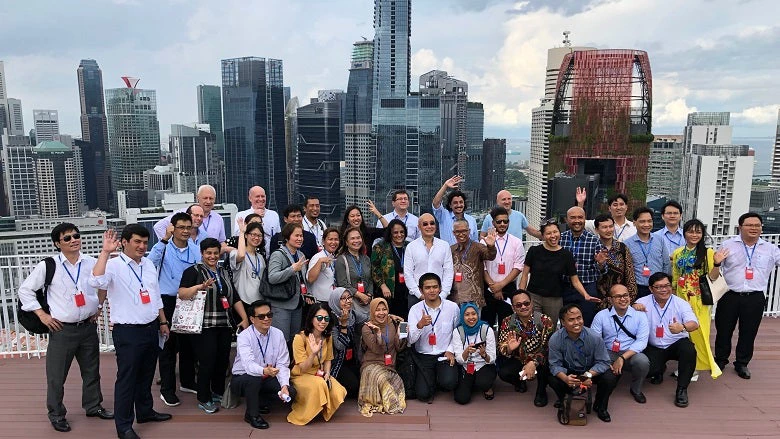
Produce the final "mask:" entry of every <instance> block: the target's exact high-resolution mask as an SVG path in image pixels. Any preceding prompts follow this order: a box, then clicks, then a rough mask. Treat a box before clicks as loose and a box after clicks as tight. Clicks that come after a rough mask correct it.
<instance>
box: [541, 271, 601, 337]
mask: <svg viewBox="0 0 780 439" xmlns="http://www.w3.org/2000/svg"><path fill="white" fill-rule="evenodd" d="M582 286H583V287H584V288H585V291H586V292H587V293H588V295H589V296H591V297H598V298H601V293H599V289H598V285H597V284H596V282H588V283H583V284H582ZM562 296H563V304H564V305H568V304H570V303H576V304H577V305H579V306H580V309H581V310H582V320H583V321H584V323H585V326H588V327H590V324H591V323H593V318H594V317H596V313H598V307H597V304H595V303H593V302H586V301H585V298H584V297H582V295H581V294H580V293H579V292H578V291H577V290H575V289H574V287H573V286H572V285H571V284H567V286H566V287H564V289H563V293H562ZM550 317H552V318H553V320H554V321H557V320H558V316H557V315H556V316H550Z"/></svg>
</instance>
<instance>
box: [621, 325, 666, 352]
mask: <svg viewBox="0 0 780 439" xmlns="http://www.w3.org/2000/svg"><path fill="white" fill-rule="evenodd" d="M661 330H662V331H663V328H661ZM661 336H662V337H663V334H662V335H661ZM612 352H620V341H619V340H613V341H612Z"/></svg>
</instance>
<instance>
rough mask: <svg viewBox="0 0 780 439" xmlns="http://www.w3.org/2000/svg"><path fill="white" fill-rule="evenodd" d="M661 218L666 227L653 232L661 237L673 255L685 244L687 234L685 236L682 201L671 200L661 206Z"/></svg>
mask: <svg viewBox="0 0 780 439" xmlns="http://www.w3.org/2000/svg"><path fill="white" fill-rule="evenodd" d="M661 219H663V220H664V227H663V228H662V229H661V230H658V231H656V232H654V233H653V236H655V237H657V238H659V239H661V240H662V241H663V243H664V245H665V246H666V250H667V252H668V253H669V254H670V255H671V254H672V253H674V251H675V250H677V249H678V248H679V247H681V246H683V245H685V236H683V231H682V227H680V222H681V221H682V206H680V203H678V202H676V201H674V200H671V201H667V202H666V203H665V204H664V207H662V208H661Z"/></svg>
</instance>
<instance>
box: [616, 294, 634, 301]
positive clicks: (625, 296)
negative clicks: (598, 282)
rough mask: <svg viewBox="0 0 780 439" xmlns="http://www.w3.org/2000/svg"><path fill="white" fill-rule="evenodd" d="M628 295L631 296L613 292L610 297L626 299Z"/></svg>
mask: <svg viewBox="0 0 780 439" xmlns="http://www.w3.org/2000/svg"><path fill="white" fill-rule="evenodd" d="M629 297H631V296H629V295H628V294H615V295H614V296H612V299H614V300H623V299H628V298H629Z"/></svg>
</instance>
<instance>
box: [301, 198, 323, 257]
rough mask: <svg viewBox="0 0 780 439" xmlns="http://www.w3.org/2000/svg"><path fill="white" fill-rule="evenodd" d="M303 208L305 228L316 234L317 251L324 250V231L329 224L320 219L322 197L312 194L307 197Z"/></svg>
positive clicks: (306, 230)
mask: <svg viewBox="0 0 780 439" xmlns="http://www.w3.org/2000/svg"><path fill="white" fill-rule="evenodd" d="M303 210H304V215H303V230H304V231H305V232H310V233H311V234H312V235H314V237H315V238H316V239H317V251H322V232H324V231H325V229H327V228H328V226H327V225H326V224H325V221H323V220H321V219H320V199H319V198H317V197H315V196H311V195H310V196H308V197H306V201H305V202H304V205H303Z"/></svg>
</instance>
